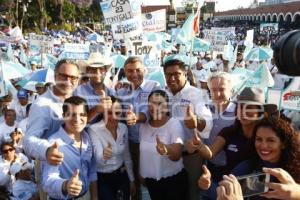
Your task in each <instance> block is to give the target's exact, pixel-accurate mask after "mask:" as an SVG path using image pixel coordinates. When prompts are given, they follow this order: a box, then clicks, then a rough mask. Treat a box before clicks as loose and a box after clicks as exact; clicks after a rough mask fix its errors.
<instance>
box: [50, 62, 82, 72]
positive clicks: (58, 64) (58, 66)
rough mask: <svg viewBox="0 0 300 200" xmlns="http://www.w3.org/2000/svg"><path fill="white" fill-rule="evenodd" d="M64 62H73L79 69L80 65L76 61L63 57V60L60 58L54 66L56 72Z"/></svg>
mask: <svg viewBox="0 0 300 200" xmlns="http://www.w3.org/2000/svg"><path fill="white" fill-rule="evenodd" d="M63 64H72V65H74V66H76V68H77V69H78V70H79V66H78V65H77V63H75V62H74V61H72V60H68V59H62V60H59V61H58V62H57V63H56V65H55V68H54V72H58V70H59V68H60V66H62V65H63Z"/></svg>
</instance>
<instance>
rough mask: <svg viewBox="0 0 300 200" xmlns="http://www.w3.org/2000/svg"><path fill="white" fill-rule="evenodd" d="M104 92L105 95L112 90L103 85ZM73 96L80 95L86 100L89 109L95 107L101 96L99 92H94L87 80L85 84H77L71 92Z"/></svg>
mask: <svg viewBox="0 0 300 200" xmlns="http://www.w3.org/2000/svg"><path fill="white" fill-rule="evenodd" d="M104 90H105V93H106V95H107V96H110V95H112V94H113V91H112V90H111V89H109V88H107V87H105V89H104ZM73 95H74V96H80V97H82V98H84V99H85V100H86V101H87V104H88V106H89V109H91V108H93V107H95V106H96V105H98V104H99V102H100V100H101V98H100V96H99V94H97V93H96V91H95V89H94V88H93V87H92V85H91V82H90V81H89V82H88V83H87V84H82V85H79V86H78V87H77V88H76V90H75V91H74V92H73Z"/></svg>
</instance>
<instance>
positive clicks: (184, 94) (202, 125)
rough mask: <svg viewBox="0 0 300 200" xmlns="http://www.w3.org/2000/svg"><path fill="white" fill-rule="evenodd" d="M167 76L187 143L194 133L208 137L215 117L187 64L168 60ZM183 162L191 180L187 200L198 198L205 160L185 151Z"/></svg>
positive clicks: (176, 114)
mask: <svg viewBox="0 0 300 200" xmlns="http://www.w3.org/2000/svg"><path fill="white" fill-rule="evenodd" d="M164 73H165V77H166V82H167V86H168V92H169V95H170V104H171V106H172V116H173V117H174V118H178V119H180V120H181V122H182V123H183V124H184V133H185V135H184V140H185V141H184V142H185V143H186V142H187V141H188V140H189V139H191V138H192V137H193V135H194V133H195V132H197V133H198V135H200V136H201V137H202V138H208V137H209V134H210V130H211V128H212V115H211V112H210V111H209V110H208V109H207V108H206V107H205V105H204V102H203V99H202V94H201V91H200V90H199V89H197V88H196V87H193V86H191V85H190V84H189V83H188V81H187V78H186V69H185V65H184V63H183V62H182V61H180V60H176V59H174V60H169V61H167V62H166V63H165V64H164ZM183 163H184V166H185V169H186V170H187V172H188V177H189V186H188V188H189V198H188V199H189V200H196V199H199V195H200V190H199V189H198V188H197V184H196V183H197V179H198V178H199V177H200V175H201V171H200V169H201V165H202V159H201V158H200V156H199V155H197V154H188V153H187V152H186V151H184V152H183Z"/></svg>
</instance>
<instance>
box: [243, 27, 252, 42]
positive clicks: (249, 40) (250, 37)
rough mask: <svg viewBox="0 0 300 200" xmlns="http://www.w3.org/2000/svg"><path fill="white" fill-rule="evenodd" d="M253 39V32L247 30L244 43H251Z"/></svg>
mask: <svg viewBox="0 0 300 200" xmlns="http://www.w3.org/2000/svg"><path fill="white" fill-rule="evenodd" d="M253 37H254V30H253V29H252V30H248V31H247V36H246V39H245V41H248V42H253Z"/></svg>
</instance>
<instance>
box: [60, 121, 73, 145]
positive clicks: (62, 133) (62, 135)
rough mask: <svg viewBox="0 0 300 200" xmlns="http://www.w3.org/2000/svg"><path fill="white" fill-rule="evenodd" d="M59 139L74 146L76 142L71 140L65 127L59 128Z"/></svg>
mask: <svg viewBox="0 0 300 200" xmlns="http://www.w3.org/2000/svg"><path fill="white" fill-rule="evenodd" d="M59 137H60V138H61V139H62V140H63V141H64V142H65V143H66V144H73V143H74V141H73V140H72V139H71V138H70V136H69V135H68V133H67V132H66V130H65V129H64V125H62V126H61V127H60V128H59Z"/></svg>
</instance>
